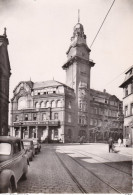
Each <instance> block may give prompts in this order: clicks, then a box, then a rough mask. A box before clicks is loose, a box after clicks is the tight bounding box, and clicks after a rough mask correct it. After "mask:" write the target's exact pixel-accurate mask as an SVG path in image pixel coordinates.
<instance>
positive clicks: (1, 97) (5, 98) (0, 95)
mask: <svg viewBox="0 0 133 195" xmlns="http://www.w3.org/2000/svg"><path fill="white" fill-rule="evenodd" d="M8 44H9V43H8V39H7V36H6V29H5V32H4V34H3V35H1V36H0V135H7V134H8V104H9V78H10V74H11V73H10V62H9V57H8V50H7V45H8Z"/></svg>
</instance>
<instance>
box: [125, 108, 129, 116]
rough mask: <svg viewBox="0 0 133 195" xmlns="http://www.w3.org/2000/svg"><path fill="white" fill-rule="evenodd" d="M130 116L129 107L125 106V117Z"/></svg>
mask: <svg viewBox="0 0 133 195" xmlns="http://www.w3.org/2000/svg"><path fill="white" fill-rule="evenodd" d="M127 115H128V106H125V116H127Z"/></svg>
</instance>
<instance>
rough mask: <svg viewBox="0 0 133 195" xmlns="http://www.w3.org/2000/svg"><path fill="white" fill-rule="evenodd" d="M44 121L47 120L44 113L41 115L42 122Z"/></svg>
mask: <svg viewBox="0 0 133 195" xmlns="http://www.w3.org/2000/svg"><path fill="white" fill-rule="evenodd" d="M46 119H47V117H46V113H43V115H42V120H43V121H45V120H46Z"/></svg>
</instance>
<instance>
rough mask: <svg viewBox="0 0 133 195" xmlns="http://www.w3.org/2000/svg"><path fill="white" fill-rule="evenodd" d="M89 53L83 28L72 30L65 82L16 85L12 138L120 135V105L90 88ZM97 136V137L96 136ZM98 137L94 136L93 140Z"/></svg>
mask: <svg viewBox="0 0 133 195" xmlns="http://www.w3.org/2000/svg"><path fill="white" fill-rule="evenodd" d="M90 52H91V50H90V49H89V47H88V46H87V42H86V35H85V34H84V28H83V25H82V24H80V23H77V24H76V25H75V26H74V30H73V35H72V37H71V43H70V47H69V49H68V51H67V53H66V54H67V62H66V63H65V64H64V65H63V66H62V68H63V70H65V71H66V84H63V83H60V82H58V81H55V80H51V81H44V82H36V83H35V82H33V81H25V82H24V81H22V82H20V83H19V84H18V85H17V86H16V87H15V89H14V96H13V98H12V100H11V104H12V111H11V127H12V128H11V130H12V132H11V133H12V135H14V136H19V137H21V138H24V137H38V138H39V139H41V140H45V141H49V142H52V141H57V140H58V141H61V142H77V141H79V140H78V139H79V138H80V137H81V136H85V137H86V139H87V141H99V140H101V141H104V140H106V139H107V137H108V136H110V135H112V136H113V137H116V134H117V138H118V137H120V136H121V137H122V135H121V132H122V126H121V124H120V123H119V121H117V118H118V112H119V111H120V112H121V109H122V108H121V101H120V100H118V98H117V97H116V96H112V95H110V94H108V93H107V92H106V91H104V92H100V91H96V90H92V89H90V75H91V68H92V67H94V65H95V63H94V62H93V61H92V60H90ZM98 133H99V136H98ZM97 137H99V138H97Z"/></svg>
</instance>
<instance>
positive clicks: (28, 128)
mask: <svg viewBox="0 0 133 195" xmlns="http://www.w3.org/2000/svg"><path fill="white" fill-rule="evenodd" d="M29 130H30V127H29V126H27V132H28V134H27V137H28V138H29V136H30V132H29Z"/></svg>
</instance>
